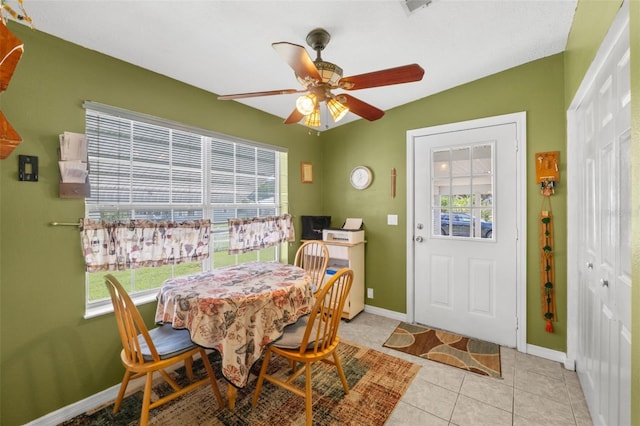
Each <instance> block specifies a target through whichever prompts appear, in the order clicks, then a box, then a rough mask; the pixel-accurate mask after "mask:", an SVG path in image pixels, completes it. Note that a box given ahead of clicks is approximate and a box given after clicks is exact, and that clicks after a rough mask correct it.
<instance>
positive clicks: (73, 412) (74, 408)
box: [24, 350, 210, 426]
mask: <svg viewBox="0 0 640 426" xmlns="http://www.w3.org/2000/svg"><path fill="white" fill-rule="evenodd" d="M209 352H210V351H209V350H207V353H209ZM198 359H200V355H199V354H196V355H194V357H193V360H194V361H195V360H198ZM180 367H182V364H174V365H172V366H170V367H168V368H165V371H166V372H172V371H174V370H176V369H178V368H180ZM158 377H160V376H159V374H158ZM144 380H145V378H144V377H140V378H137V379H135V380H131V381H129V385H128V386H127V393H126V394H125V397H126V396H128V395H131V394H132V393H134V392H137V391H138V390H141V389H142V388H143V387H144ZM153 380H154V382H155V381H156V380H157V377H156V376H155V374H154V379H153ZM119 390H120V383H118V384H117V385H115V386H111V387H110V388H109V389H105V390H103V391H101V392H98V393H96V394H93V395H91V396H89V397H87V398H85V399H82V400H80V401H77V402H74V403H73V404H69V405H67V406H66V407H62V408H60V409H58V410H56V411H52V412H51V413H49V414H46V415H44V416H42V417H40V418H37V419H35V420H32V421H31V422H29V423H25V424H24V426H50V425H57V424H60V423H62V422H65V421H67V420H70V419H72V418H74V417H76V416H79V415H80V414H84V413H86V412H87V411H89V410H93V409H95V408H96V407H100V406H102V405H107V404H110V403H112V402H113V401H115V399H116V397H117V396H118V391H119Z"/></svg>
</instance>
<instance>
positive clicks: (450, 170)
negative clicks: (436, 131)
mask: <svg viewBox="0 0 640 426" xmlns="http://www.w3.org/2000/svg"><path fill="white" fill-rule="evenodd" d="M493 165H494V145H493V143H487V142H482V143H478V144H471V145H466V146H459V147H455V148H450V149H437V150H433V151H432V152H431V170H432V173H431V194H432V204H431V213H432V232H433V235H434V236H440V237H443V238H474V239H485V240H487V239H488V240H493V238H494V237H493V224H494V222H493V220H494V217H493V216H494V214H493V213H494V210H493V206H494V194H493V191H494V173H493Z"/></svg>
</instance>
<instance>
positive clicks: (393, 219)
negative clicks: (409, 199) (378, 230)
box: [387, 214, 398, 225]
mask: <svg viewBox="0 0 640 426" xmlns="http://www.w3.org/2000/svg"><path fill="white" fill-rule="evenodd" d="M397 224H398V215H397V214H388V215H387V225H397Z"/></svg>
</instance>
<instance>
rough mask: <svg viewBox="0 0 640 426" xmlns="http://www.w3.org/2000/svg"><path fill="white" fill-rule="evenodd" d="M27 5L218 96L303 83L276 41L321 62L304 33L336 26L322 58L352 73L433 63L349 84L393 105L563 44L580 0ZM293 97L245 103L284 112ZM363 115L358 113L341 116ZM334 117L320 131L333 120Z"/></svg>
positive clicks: (50, 25)
mask: <svg viewBox="0 0 640 426" xmlns="http://www.w3.org/2000/svg"><path fill="white" fill-rule="evenodd" d="M24 6H25V9H26V11H27V13H28V14H29V15H30V16H31V18H32V19H33V23H34V25H35V27H36V29H38V30H40V31H43V32H46V33H49V34H52V35H55V36H57V37H60V38H62V39H64V40H68V41H70V42H73V43H76V44H78V45H81V46H84V47H87V48H89V49H92V50H96V51H98V52H102V53H104V54H107V55H110V56H113V57H115V58H118V59H121V60H123V61H126V62H129V63H132V64H135V65H138V66H140V67H143V68H146V69H149V70H152V71H155V72H157V73H160V74H164V75H166V76H169V77H172V78H174V79H176V80H180V81H183V82H185V83H188V84H190V85H193V86H196V87H199V88H201V89H204V90H207V91H210V92H213V93H216V94H219V95H222V94H231V93H243V92H255V91H266V90H277V89H291V88H293V89H299V88H300V87H301V86H300V85H299V83H298V82H297V80H296V78H295V77H294V74H293V71H292V70H291V68H289V66H288V65H287V64H286V63H284V61H283V60H282V59H281V58H280V56H278V55H277V54H276V52H275V51H274V50H273V49H272V47H271V43H272V42H279V41H287V42H291V43H296V44H300V45H303V46H304V47H305V48H308V49H307V50H308V52H309V54H310V56H311V57H312V58H313V59H315V52H313V51H312V49H311V48H309V47H308V46H307V45H306V42H305V38H306V35H307V33H308V32H309V31H310V30H312V29H314V28H316V27H322V28H325V29H326V30H327V31H329V33H330V34H331V41H330V42H329V44H328V46H327V47H326V48H325V50H324V51H323V52H322V58H323V59H324V60H326V61H329V62H333V63H335V64H337V65H339V66H340V67H342V68H343V70H344V75H345V76H349V75H356V74H361V73H365V72H370V71H377V70H381V69H386V68H391V67H396V66H400V65H406V64H411V63H417V64H419V65H420V66H422V67H423V68H424V69H425V71H426V72H425V76H424V78H423V80H422V81H420V82H416V83H406V84H401V85H395V86H388V87H378V88H372V89H365V90H359V91H351V92H350V94H351V95H353V96H356V97H358V98H359V99H361V100H363V101H365V102H367V103H370V104H372V105H374V106H376V107H378V108H380V109H382V110H388V109H390V108H393V107H396V106H398V105H402V104H406V103H408V102H411V101H414V100H417V99H420V98H424V97H426V96H429V95H431V94H434V93H437V92H440V91H443V90H446V89H449V88H452V87H455V86H458V85H460V84H464V83H467V82H470V81H473V80H477V79H479V78H482V77H484V76H487V75H490V74H494V73H496V72H500V71H502V70H505V69H508V68H512V67H514V66H517V65H520V64H524V63H527V62H530V61H533V60H536V59H539V58H542V57H546V56H550V55H553V54H556V53H559V52H562V51H563V50H564V48H565V44H566V40H567V35H568V33H569V29H570V26H571V22H572V19H573V14H574V11H575V6H576V0H467V1H462V0H434V1H433V2H432V3H431V4H430V5H429V6H427V7H423V8H420V9H418V10H417V11H415V12H413V13H411V14H410V13H409V12H408V10H407V9H406V8H405V7H404V0H342V1H326V0H325V1H318V0H316V1H312V0H297V1H294V0H288V1H285V0H280V1H268V0H261V1H246V0H235V1H221V0H209V1H205V0H200V1H187V0H174V1H162V0H154V1H143V0H137V1H107V0H75V1H63V0H25V1H24ZM334 92H336V93H339V90H338V91H334ZM296 96H297V95H276V96H269V97H261V98H252V99H243V100H240V101H239V102H242V103H244V104H246V105H249V106H252V107H254V108H257V109H259V110H262V111H265V112H267V113H270V114H273V115H276V116H278V117H281V118H283V119H284V118H286V117H287V116H288V115H289V114H290V113H291V111H292V110H293V108H294V104H295V99H296ZM220 102H222V101H220ZM224 102H236V101H224ZM356 119H359V117H357V116H356V115H354V114H352V113H349V114H348V115H347V116H346V117H345V119H343V120H342V121H341V122H340V123H339V124H344V123H348V122H350V121H353V120H356ZM382 120H384V117H383V118H382ZM326 121H327V120H325V117H324V116H323V124H322V127H323V129H325V128H326V127H325V126H326V125H327V124H328V125H329V127H332V126H335V124H333V123H332V122H331V119H330V118H329V120H328V121H329V123H325V122H326Z"/></svg>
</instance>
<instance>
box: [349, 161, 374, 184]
mask: <svg viewBox="0 0 640 426" xmlns="http://www.w3.org/2000/svg"><path fill="white" fill-rule="evenodd" d="M372 180H373V173H371V169H370V168H368V167H366V166H357V167H355V168H354V169H353V170H351V176H350V178H349V181H350V182H351V186H353V187H354V188H355V189H366V188H368V187H369V185H371V181H372Z"/></svg>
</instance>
